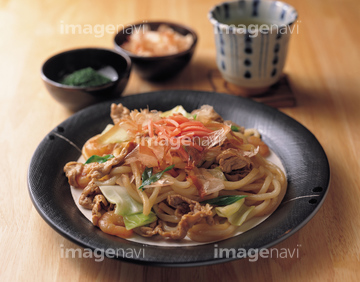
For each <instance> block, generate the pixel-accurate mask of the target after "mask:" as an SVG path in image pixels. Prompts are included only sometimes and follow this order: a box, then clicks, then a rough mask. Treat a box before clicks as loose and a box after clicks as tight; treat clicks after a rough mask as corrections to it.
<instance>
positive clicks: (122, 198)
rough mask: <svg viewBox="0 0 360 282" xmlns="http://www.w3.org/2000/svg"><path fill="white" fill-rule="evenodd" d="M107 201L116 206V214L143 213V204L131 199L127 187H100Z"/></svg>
mask: <svg viewBox="0 0 360 282" xmlns="http://www.w3.org/2000/svg"><path fill="white" fill-rule="evenodd" d="M99 188H100V190H101V192H102V193H103V195H104V197H105V198H106V200H108V201H109V202H110V203H112V204H115V205H116V207H115V213H116V214H118V215H129V214H134V213H138V212H142V211H143V206H142V204H140V203H138V202H137V201H135V200H134V199H133V198H131V197H130V195H129V194H128V192H127V191H126V188H125V187H122V186H119V185H106V186H99Z"/></svg>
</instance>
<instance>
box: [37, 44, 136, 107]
mask: <svg viewBox="0 0 360 282" xmlns="http://www.w3.org/2000/svg"><path fill="white" fill-rule="evenodd" d="M86 67H92V68H93V69H94V70H99V69H101V68H104V67H111V68H112V70H113V71H115V72H116V74H117V78H115V79H114V80H113V81H111V82H109V83H106V84H104V85H100V86H93V87H82V86H68V85H65V84H62V83H61V80H62V79H63V78H64V76H65V75H68V74H71V73H73V72H74V71H77V70H80V69H83V68H86ZM130 71H131V60H130V58H129V56H127V55H126V54H124V53H117V52H113V51H111V50H108V49H101V48H82V49H74V50H69V51H65V52H63V53H60V54H57V55H55V56H53V57H51V58H49V59H48V60H47V61H46V62H45V63H44V64H43V66H42V68H41V77H42V79H43V81H44V82H45V86H46V88H47V89H48V91H49V92H50V94H51V96H53V98H54V99H55V100H56V101H58V102H60V103H61V104H63V105H64V106H65V107H67V108H68V109H70V110H72V111H77V110H80V109H82V108H84V107H86V106H89V105H92V104H95V103H98V102H102V101H105V100H109V99H114V98H119V97H120V96H121V93H122V92H123V90H124V89H125V86H126V84H127V82H128V80H129V75H130Z"/></svg>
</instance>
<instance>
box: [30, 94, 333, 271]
mask: <svg viewBox="0 0 360 282" xmlns="http://www.w3.org/2000/svg"><path fill="white" fill-rule="evenodd" d="M169 93H174V94H176V95H181V94H184V93H191V94H195V95H207V94H210V95H226V96H227V97H232V98H230V99H240V100H241V101H246V103H250V104H251V105H257V106H260V107H261V108H264V107H265V108H267V109H268V110H270V112H272V111H275V112H277V114H278V115H280V116H281V117H282V118H285V119H288V120H291V122H295V123H296V124H297V126H300V127H302V129H303V130H305V131H306V132H307V134H308V135H310V137H311V138H312V139H313V140H315V141H316V142H317V144H318V145H319V146H320V148H321V149H322V153H323V155H324V156H325V159H324V160H323V161H324V162H325V163H326V166H327V174H328V178H327V185H326V187H323V189H324V191H323V193H322V196H321V199H320V201H318V203H316V205H315V208H314V209H313V210H312V212H311V213H310V214H308V215H307V217H306V218H305V219H304V220H303V221H302V222H301V223H300V224H297V225H296V226H295V227H294V228H292V229H291V231H290V232H289V233H287V234H284V235H283V236H281V237H279V238H277V239H274V240H272V241H271V242H269V243H267V244H265V245H262V246H261V247H260V248H259V249H262V248H269V247H272V246H275V245H277V244H279V243H280V242H282V241H284V240H285V239H287V238H288V237H290V236H292V235H293V234H294V233H296V232H297V231H299V230H300V229H301V228H302V227H304V226H305V225H306V224H307V223H308V222H309V221H310V220H311V219H312V218H313V217H314V215H315V214H316V213H317V212H318V210H319V209H320V208H321V206H322V205H323V203H324V201H325V199H326V196H327V194H328V192H329V186H330V175H331V174H330V166H329V161H328V159H327V156H326V153H325V151H324V149H323V147H322V146H321V144H320V142H319V141H318V140H317V138H316V137H315V135H314V134H313V133H312V132H311V131H310V130H309V129H307V128H306V127H305V126H304V125H302V124H301V123H300V122H298V121H296V120H295V119H293V118H292V117H290V116H288V115H286V114H285V113H283V112H281V111H279V110H277V109H274V108H271V107H269V106H267V105H264V104H261V103H259V102H256V101H253V100H250V99H248V98H243V97H235V96H230V95H228V94H224V93H218V92H210V91H196V90H159V91H151V92H146V93H140V94H134V95H130V96H125V97H120V98H117V99H114V100H111V101H106V102H102V103H99V104H96V105H93V106H90V107H87V108H85V109H83V110H81V111H79V112H77V113H75V114H74V115H72V116H70V117H68V118H67V119H65V120H64V121H63V122H61V123H60V124H59V125H57V126H56V127H55V128H53V129H52V130H51V131H50V132H49V133H48V134H47V135H46V136H45V137H44V138H43V139H42V141H41V142H40V143H39V145H38V146H37V148H36V150H35V152H34V154H33V156H32V157H31V160H30V164H29V167H28V171H27V184H28V191H29V195H30V198H31V201H32V203H33V205H34V207H35V209H36V210H37V212H38V213H39V214H40V216H41V217H42V218H43V219H44V221H45V222H46V223H47V224H49V225H50V227H52V228H53V229H54V230H55V231H57V232H58V233H59V234H60V235H62V236H63V237H65V238H67V239H68V240H70V241H72V242H73V243H75V244H77V245H79V246H81V247H83V248H88V249H92V250H93V251H95V250H96V248H94V246H91V245H88V244H86V243H84V242H83V241H79V239H78V238H77V237H76V236H74V234H72V233H71V232H67V231H66V230H63V229H62V228H60V227H59V226H57V225H56V224H55V223H54V222H53V220H52V219H51V217H50V216H49V214H48V213H47V212H46V211H45V210H44V209H43V207H41V206H39V203H38V199H37V198H36V195H35V194H34V191H33V189H34V187H32V180H31V176H32V173H33V165H34V162H35V158H36V154H37V153H39V152H38V151H39V148H40V147H41V145H42V144H43V142H47V141H48V140H46V139H47V138H49V136H50V135H51V134H55V135H57V136H58V135H61V134H59V133H57V129H58V128H59V127H61V126H62V125H63V124H66V123H69V122H70V123H71V121H72V120H74V117H75V118H76V117H80V116H81V115H83V114H84V113H86V112H89V111H91V110H93V109H96V108H99V107H105V105H110V104H111V103H112V102H116V103H120V102H123V101H124V100H125V101H126V100H127V99H134V97H138V98H139V99H140V98H141V96H142V97H145V96H146V97H149V96H154V95H160V96H161V95H169ZM131 97H132V98H131ZM227 99H229V98H227ZM108 112H110V107H109V111H108ZM285 169H286V167H285ZM74 205H75V203H74ZM260 225H261V224H260ZM233 238H234V237H233ZM226 240H229V239H226ZM226 240H223V241H226ZM128 242H129V241H128ZM220 242H222V241H220ZM131 243H134V242H131ZM137 244H138V243H137ZM209 244H217V242H212V243H209ZM209 244H205V245H202V246H207V245H209ZM143 246H146V247H151V245H143ZM160 248H161V247H160ZM169 248H178V247H169ZM191 248H198V246H194V247H191ZM116 259H119V260H121V261H125V262H130V263H137V264H143V265H153V266H166V267H184V266H185V267H187V266H201V265H211V264H216V263H225V262H229V261H233V260H235V259H238V258H236V257H231V258H221V259H213V260H197V261H182V262H169V263H166V262H157V261H152V260H150V261H149V260H138V259H133V258H130V259H129V258H125V257H116Z"/></svg>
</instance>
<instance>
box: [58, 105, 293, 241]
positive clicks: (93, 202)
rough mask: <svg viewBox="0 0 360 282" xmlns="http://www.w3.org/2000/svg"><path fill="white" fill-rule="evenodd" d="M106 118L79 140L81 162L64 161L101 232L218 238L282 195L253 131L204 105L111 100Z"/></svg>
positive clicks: (280, 179) (266, 210) (282, 185)
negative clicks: (135, 105) (153, 106)
mask: <svg viewBox="0 0 360 282" xmlns="http://www.w3.org/2000/svg"><path fill="white" fill-rule="evenodd" d="M111 118H112V120H113V122H114V124H113V125H108V126H107V127H106V128H105V129H104V131H103V132H102V133H100V134H98V135H96V136H94V137H92V138H90V139H89V140H88V141H87V142H86V143H85V144H84V146H83V148H82V155H83V157H84V158H85V160H86V162H84V163H82V162H69V163H67V164H66V165H65V167H64V171H65V173H66V176H67V177H68V181H69V184H70V185H71V186H73V187H74V189H76V188H78V189H83V190H82V194H81V196H80V199H79V204H80V205H81V206H83V207H84V208H86V209H90V210H92V222H93V224H94V225H95V226H98V227H99V228H100V229H101V230H102V231H103V232H105V233H107V234H111V235H115V236H119V237H122V238H129V237H132V236H135V234H134V233H136V234H138V235H140V236H143V237H152V236H162V237H164V239H174V240H180V239H183V238H185V237H187V238H190V240H193V241H198V242H209V241H216V240H221V239H225V238H228V237H230V236H232V235H233V234H234V233H235V232H236V229H237V228H238V226H241V225H242V224H243V223H244V222H246V221H249V220H250V219H252V218H254V217H261V216H266V215H269V214H271V213H272V212H273V211H274V210H275V209H276V208H277V207H278V205H279V204H280V202H281V200H282V198H283V197H284V194H285V192H286V187H287V181H286V178H285V175H284V173H283V172H282V171H281V169H279V168H278V167H277V166H275V165H274V164H272V163H270V162H269V161H267V160H266V158H265V157H266V156H267V155H268V154H269V153H270V151H269V148H268V147H267V145H266V144H265V143H264V142H263V141H262V140H261V136H260V134H259V133H258V131H257V130H255V129H244V128H243V127H241V126H239V125H237V124H235V123H234V122H232V121H224V120H223V119H222V117H221V116H220V115H219V114H217V113H216V112H215V111H214V109H213V108H212V107H211V106H208V105H204V106H202V107H201V108H200V109H197V110H194V111H193V112H191V113H187V112H186V111H185V110H184V109H183V108H182V107H181V106H177V107H175V108H174V109H172V110H170V111H167V112H160V111H149V110H148V109H143V110H140V111H138V110H133V111H129V109H127V108H126V107H124V106H123V105H122V104H119V105H115V104H112V105H111Z"/></svg>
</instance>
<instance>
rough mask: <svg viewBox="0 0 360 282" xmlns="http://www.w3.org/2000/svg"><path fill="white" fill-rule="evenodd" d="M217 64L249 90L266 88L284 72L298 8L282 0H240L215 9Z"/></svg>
mask: <svg viewBox="0 0 360 282" xmlns="http://www.w3.org/2000/svg"><path fill="white" fill-rule="evenodd" d="M208 18H209V20H210V22H211V23H212V24H213V27H214V34H215V44H216V61H217V66H218V68H219V70H220V72H221V74H222V76H223V78H224V79H225V80H226V81H228V82H230V83H233V84H235V85H237V86H240V87H243V88H247V89H250V90H255V92H256V89H266V88H267V87H269V86H271V85H272V84H274V83H276V82H277V81H278V80H279V78H280V76H281V74H282V71H283V67H284V64H285V59H286V53H287V49H288V43H289V39H290V35H291V34H292V33H296V32H297V31H298V29H296V28H295V26H294V22H295V21H296V19H297V12H296V10H295V9H294V8H293V7H292V6H290V5H288V4H286V3H283V2H280V1H260V0H241V1H233V2H224V3H221V4H218V5H216V6H215V7H214V8H212V9H211V10H210V12H209V14H208Z"/></svg>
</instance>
